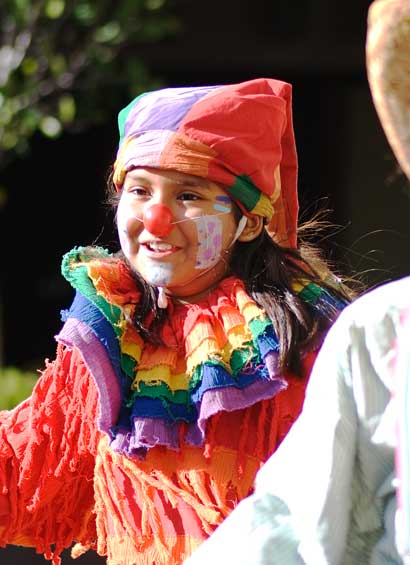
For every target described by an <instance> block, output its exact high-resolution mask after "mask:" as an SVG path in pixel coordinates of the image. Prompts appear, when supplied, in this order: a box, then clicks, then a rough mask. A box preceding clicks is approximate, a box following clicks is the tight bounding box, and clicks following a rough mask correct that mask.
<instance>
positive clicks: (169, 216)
mask: <svg viewBox="0 0 410 565" xmlns="http://www.w3.org/2000/svg"><path fill="white" fill-rule="evenodd" d="M173 219H174V215H173V213H172V211H171V209H170V208H169V207H168V206H166V205H165V204H162V203H161V202H159V203H158V204H151V206H148V208H146V209H145V210H144V215H143V217H142V221H143V223H144V228H145V229H146V230H147V231H149V232H150V233H151V234H152V235H155V236H157V237H166V236H167V235H169V234H170V233H171V230H172V221H173Z"/></svg>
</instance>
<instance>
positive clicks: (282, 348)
mask: <svg viewBox="0 0 410 565" xmlns="http://www.w3.org/2000/svg"><path fill="white" fill-rule="evenodd" d="M107 195H108V198H107V202H108V204H109V205H110V206H111V207H112V208H113V209H114V210H116V208H117V205H118V201H119V194H118V192H117V191H116V190H115V187H114V186H113V183H112V182H111V180H110V179H109V182H108V192H107ZM237 212H238V213H237V215H238V216H239V217H240V213H239V211H237ZM330 225H331V224H328V223H327V222H325V221H323V219H321V217H320V214H318V215H317V217H316V218H314V219H311V220H310V221H308V222H305V223H304V224H302V225H300V226H299V228H298V241H299V244H298V248H297V249H295V248H284V247H281V246H280V245H278V244H276V243H275V242H274V241H273V240H272V239H271V237H270V236H269V234H268V233H267V232H266V230H265V229H263V230H262V232H261V234H260V235H259V236H258V237H257V238H256V239H254V240H253V241H250V242H240V241H237V242H236V243H235V247H234V249H233V252H232V253H231V257H230V264H229V268H230V271H229V273H228V274H230V275H234V276H236V277H238V278H239V279H241V280H242V281H243V282H244V284H245V288H246V290H247V292H248V294H249V295H250V296H251V297H252V298H253V299H254V300H255V302H256V303H257V304H258V306H260V307H261V308H262V309H263V310H264V311H265V312H266V314H267V315H268V316H269V318H270V319H271V321H272V324H273V327H274V330H275V333H276V335H277V338H278V341H279V352H280V353H279V364H280V368H282V369H285V368H286V369H290V370H291V371H292V372H294V373H295V374H300V373H301V355H302V352H303V351H306V350H309V346H310V345H311V344H312V343H314V342H315V339H316V338H317V336H318V334H320V333H322V332H323V331H325V330H326V329H328V327H329V326H330V325H331V324H332V323H333V321H334V320H335V319H336V317H337V315H338V313H339V311H338V310H337V309H336V308H335V309H334V310H333V311H332V310H328V311H327V312H326V315H325V314H324V315H322V316H320V315H319V316H318V315H317V312H315V311H314V309H313V307H312V306H311V305H310V304H309V303H308V302H306V301H305V300H303V299H302V298H301V297H300V296H299V294H298V293H297V292H296V291H295V290H294V282H295V281H300V282H301V283H302V284H306V282H312V283H315V284H317V285H319V286H320V287H321V288H322V289H324V290H326V291H328V293H329V294H330V295H331V296H333V297H334V298H336V299H339V300H342V301H345V302H350V301H351V300H352V298H354V296H355V295H356V293H357V291H356V290H355V284H353V283H354V280H353V279H352V281H353V282H352V285H351V286H349V284H348V283H347V282H342V280H341V277H340V276H337V275H336V274H335V273H334V271H333V270H332V268H331V266H330V264H329V262H328V261H327V260H326V259H324V258H323V257H322V253H321V251H320V249H319V247H318V246H315V245H314V244H312V243H311V242H310V241H309V236H310V234H312V232H315V233H318V232H320V231H323V229H325V228H328V227H329V226H330ZM306 234H307V235H306ZM118 256H120V257H122V259H123V260H124V261H125V262H127V260H126V258H125V257H124V256H123V254H122V252H119V253H118ZM132 273H133V276H134V278H135V281H136V284H137V286H138V288H139V289H140V290H141V300H140V302H139V304H138V308H137V309H136V312H135V316H134V323H135V326H136V328H137V329H138V331H139V333H140V334H141V337H142V338H143V339H144V340H145V341H147V342H149V343H152V344H160V343H161V337H160V336H161V329H162V326H163V323H164V321H165V319H166V317H167V313H166V310H164V309H162V308H159V307H158V304H157V290H156V288H154V287H153V286H151V285H149V284H148V283H147V282H146V281H145V280H144V279H143V278H142V277H141V276H140V275H139V274H138V273H137V272H135V271H134V270H132ZM357 288H359V285H358V284H357Z"/></svg>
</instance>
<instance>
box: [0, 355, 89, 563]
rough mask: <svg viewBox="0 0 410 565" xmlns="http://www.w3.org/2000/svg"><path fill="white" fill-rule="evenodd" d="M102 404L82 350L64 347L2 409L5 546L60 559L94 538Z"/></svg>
mask: <svg viewBox="0 0 410 565" xmlns="http://www.w3.org/2000/svg"><path fill="white" fill-rule="evenodd" d="M98 406H99V404H98V393H97V389H96V387H95V385H94V383H93V379H92V377H91V375H90V374H89V372H88V369H87V368H86V366H85V365H84V362H83V361H82V358H81V355H80V353H79V352H78V351H77V350H75V349H73V350H70V349H67V348H65V347H64V346H63V345H61V344H60V345H58V348H57V356H56V359H55V361H53V362H52V363H47V366H46V368H45V370H44V372H43V373H42V375H41V376H40V378H39V380H38V382H37V383H36V386H35V388H34V390H33V393H32V396H31V397H30V398H29V399H27V400H26V401H24V402H23V403H22V404H20V405H19V406H17V407H16V408H15V409H14V410H12V411H9V412H1V413H0V545H2V546H4V545H6V544H14V545H26V546H32V547H35V548H36V550H37V552H38V553H44V554H45V556H46V557H47V558H49V559H51V558H53V557H55V559H54V562H55V563H58V561H59V558H58V555H59V554H60V553H61V551H62V550H63V549H64V548H65V547H68V546H70V545H71V544H72V543H73V540H79V541H85V540H87V541H88V542H89V540H90V538H92V537H93V536H94V534H93V531H94V521H93V517H92V507H93V483H92V478H93V470H94V463H95V453H96V444H97V440H98V437H97V433H98V432H97V431H96V430H97V427H96V419H97V416H98V414H97V411H98ZM52 545H54V549H53V550H52V549H51V546H52Z"/></svg>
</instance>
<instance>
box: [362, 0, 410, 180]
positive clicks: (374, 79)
mask: <svg viewBox="0 0 410 565" xmlns="http://www.w3.org/2000/svg"><path fill="white" fill-rule="evenodd" d="M366 64H367V76H368V81H369V85H370V90H371V93H372V96H373V101H374V105H375V108H376V111H377V113H378V116H379V118H380V121H381V124H382V126H383V129H384V131H385V134H386V137H387V140H388V141H389V143H390V145H391V147H392V149H393V151H394V154H395V156H396V158H397V161H398V163H399V165H400V166H401V168H402V169H403V171H404V172H405V174H406V175H407V177H408V178H409V179H410V0H375V1H374V2H373V4H371V6H370V8H369V13H368V31H367V41H366Z"/></svg>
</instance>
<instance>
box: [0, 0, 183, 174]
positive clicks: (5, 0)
mask: <svg viewBox="0 0 410 565" xmlns="http://www.w3.org/2000/svg"><path fill="white" fill-rule="evenodd" d="M171 2H172V0H115V1H112V0H98V1H95V0H2V1H1V6H0V167H1V166H5V164H7V163H8V162H9V161H10V159H12V158H13V157H15V156H16V155H18V154H20V155H21V154H24V152H26V151H27V149H28V148H29V140H30V137H31V136H32V134H33V133H34V132H36V131H39V132H41V133H42V134H43V135H45V136H48V137H51V138H54V137H57V136H59V135H60V134H61V133H62V132H63V131H64V130H66V131H70V130H71V131H73V130H74V131H78V130H81V129H84V128H86V127H88V126H91V125H94V124H96V123H99V122H101V120H104V119H107V117H109V119H112V114H113V112H116V111H117V110H118V98H119V96H120V95H122V96H124V93H126V95H127V96H129V97H130V98H131V97H133V96H136V95H137V94H138V93H139V92H141V91H143V90H144V89H150V88H155V87H157V86H160V85H161V83H160V81H159V80H156V79H155V78H154V77H152V76H151V74H150V72H149V70H148V69H147V68H146V66H145V65H144V62H143V61H142V60H141V59H140V58H139V56H138V47H139V46H142V45H144V46H147V45H148V46H149V45H150V44H152V43H153V42H157V41H159V40H163V39H165V38H169V37H173V36H174V35H175V34H176V33H177V32H178V29H179V24H178V20H177V18H176V17H175V16H174V15H173V13H172V6H171Z"/></svg>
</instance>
